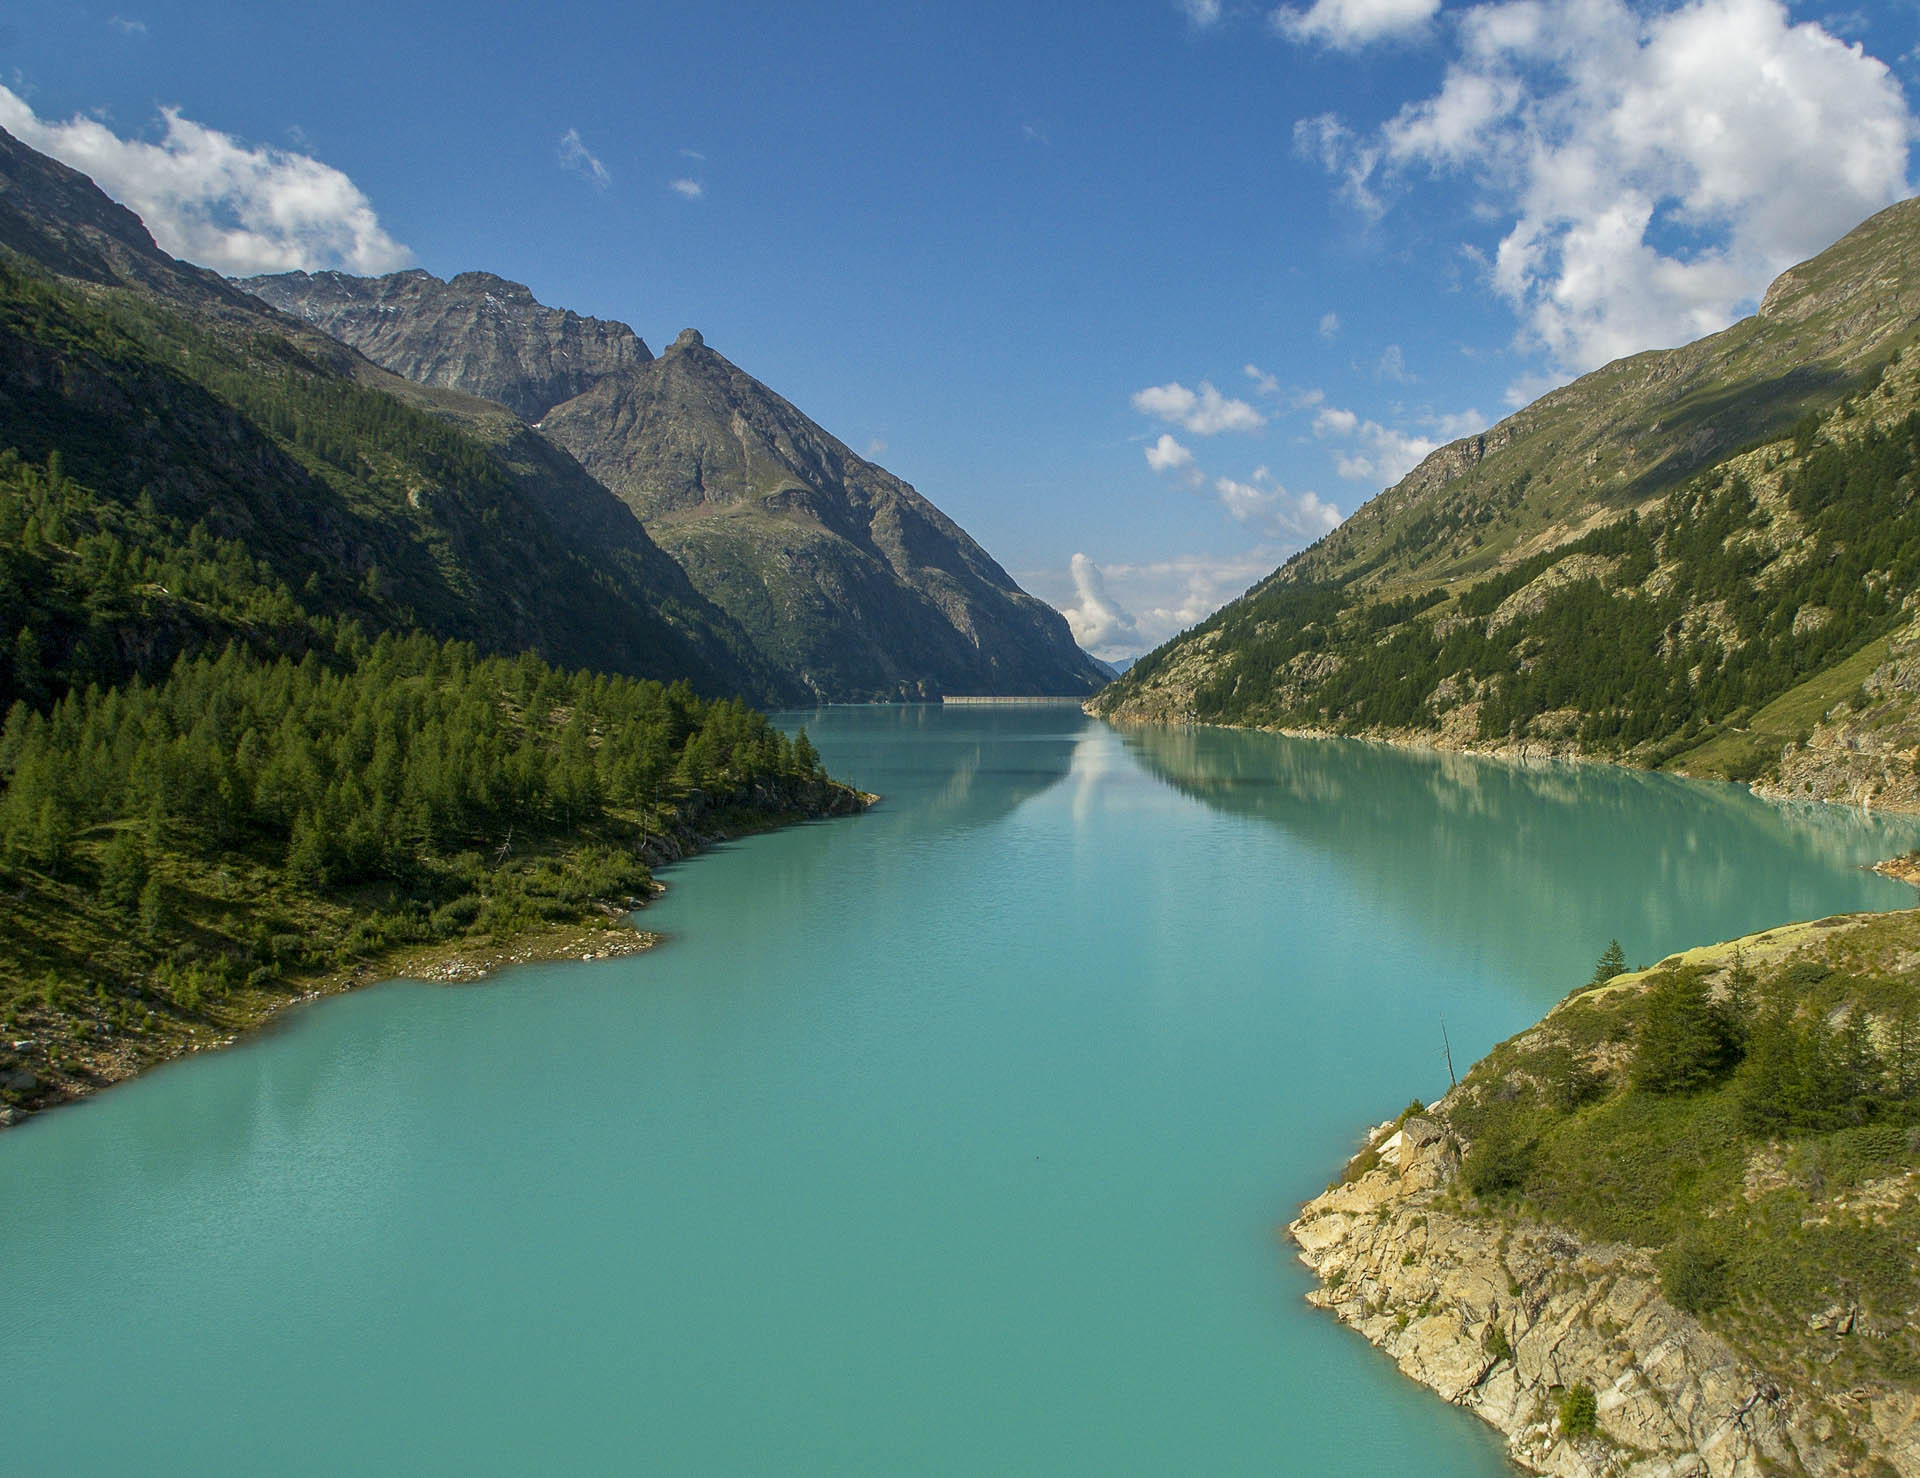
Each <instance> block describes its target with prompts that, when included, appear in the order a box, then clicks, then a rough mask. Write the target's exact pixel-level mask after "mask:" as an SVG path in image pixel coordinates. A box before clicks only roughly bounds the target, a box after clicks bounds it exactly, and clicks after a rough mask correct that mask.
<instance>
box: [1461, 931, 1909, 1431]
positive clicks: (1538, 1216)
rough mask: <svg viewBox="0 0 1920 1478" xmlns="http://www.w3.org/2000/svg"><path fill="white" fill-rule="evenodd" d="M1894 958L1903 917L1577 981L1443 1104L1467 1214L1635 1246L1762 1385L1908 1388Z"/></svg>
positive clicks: (1903, 1051)
mask: <svg viewBox="0 0 1920 1478" xmlns="http://www.w3.org/2000/svg"><path fill="white" fill-rule="evenodd" d="M1916 944H1920V918H1917V917H1916V915H1915V914H1913V913H1899V914H1888V915H1878V916H1858V917H1854V918H1844V919H1833V920H1823V921H1821V922H1820V923H1818V924H1797V925H1789V926H1786V927H1784V928H1781V929H1776V930H1771V931H1768V932H1767V933H1766V934H1762V935H1758V936H1754V937H1753V938H1750V939H1747V940H1743V941H1739V942H1738V943H1733V944H1724V945H1716V946H1710V947H1707V948H1704V949H1698V950H1690V951H1687V952H1686V953H1685V954H1682V955H1678V956H1674V957H1672V958H1670V959H1668V960H1664V961H1662V962H1661V963H1660V965H1659V966H1658V967H1656V968H1654V969H1652V970H1645V971H1640V972H1637V973H1632V974H1622V975H1617V976H1612V977H1610V978H1607V979H1603V980H1602V979H1597V980H1596V983H1595V984H1593V985H1591V986H1589V987H1587V988H1584V989H1582V990H1579V991H1577V992H1575V993H1574V994H1573V995H1572V996H1570V997H1569V998H1568V1000H1567V1001H1565V1002H1564V1003H1563V1004H1562V1005H1561V1006H1559V1007H1558V1008H1557V1009H1556V1010H1555V1011H1554V1012H1553V1013H1551V1014H1550V1015H1549V1016H1548V1017H1547V1018H1546V1019H1545V1020H1544V1021H1543V1022H1541V1023H1540V1024H1539V1025H1538V1026H1536V1027H1534V1028H1533V1029H1531V1030H1530V1031H1527V1032H1524V1033H1522V1034H1521V1035H1520V1036H1518V1037H1515V1038H1514V1039H1512V1040H1511V1041H1509V1042H1506V1043H1504V1044H1502V1045H1501V1046H1499V1047H1497V1048H1495V1049H1494V1051H1493V1052H1492V1053H1490V1054H1489V1055H1488V1056H1487V1057H1486V1058H1485V1059H1484V1060H1482V1061H1481V1062H1480V1063H1479V1064H1477V1065H1476V1066H1475V1067H1474V1068H1473V1070H1472V1071H1471V1072H1470V1073H1469V1074H1468V1075H1467V1077H1466V1078H1465V1080H1464V1081H1463V1083H1462V1085H1461V1087H1460V1088H1459V1089H1458V1090H1457V1091H1456V1092H1455V1093H1454V1094H1452V1095H1450V1096H1449V1098H1448V1100H1447V1103H1448V1105H1449V1110H1448V1116H1449V1120H1450V1122H1451V1124H1452V1126H1453V1127H1454V1128H1455V1129H1456V1130H1457V1131H1458V1132H1459V1133H1460V1134H1461V1135H1462V1136H1463V1137H1465V1138H1466V1139H1468V1140H1469V1141H1470V1144H1471V1149H1470V1151H1469V1154H1468V1156H1467V1159H1466V1162H1465V1165H1464V1166H1463V1169H1462V1175H1461V1183H1462V1187H1463V1190H1464V1191H1465V1193H1466V1196H1467V1201H1466V1205H1467V1207H1468V1208H1469V1209H1471V1208H1474V1207H1477V1208H1478V1211H1479V1213H1480V1214H1483V1215H1487V1216H1492V1217H1502V1216H1504V1217H1515V1216H1518V1217H1523V1218H1527V1219H1530V1220H1538V1221H1543V1222H1547V1223H1551V1224H1554V1225H1559V1226H1564V1227H1568V1228H1571V1229H1572V1230H1574V1231H1577V1232H1579V1233H1581V1234H1582V1235H1584V1236H1587V1237H1591V1238H1595V1239H1600V1240H1606V1241H1620V1242H1627V1243H1630V1244H1632V1245H1635V1246H1640V1247H1645V1248H1649V1249H1652V1250H1654V1251H1655V1252H1656V1253H1657V1255H1658V1259H1659V1267H1660V1277H1661V1283H1662V1286H1663V1289H1664V1291H1665V1292H1666V1294H1667V1296H1668V1298H1669V1299H1670V1300H1672V1301H1673V1302H1674V1303H1676V1304H1678V1305H1679V1306H1680V1307H1682V1308H1684V1309H1687V1310H1688V1311H1689V1312H1692V1313H1695V1314H1697V1315H1699V1316H1700V1317H1701V1318H1702V1319H1703V1320H1704V1321H1705V1322H1706V1323H1707V1324H1708V1325H1709V1326H1710V1327H1712V1328H1714V1329H1715V1330H1717V1331H1718V1332H1720V1333H1721V1334H1723V1335H1725V1336H1726V1337H1727V1338H1728V1339H1730V1340H1731V1341H1732V1342H1733V1343H1734V1344H1735V1345H1736V1347H1738V1348H1740V1349H1742V1350H1744V1351H1745V1352H1746V1353H1747V1354H1748V1356H1749V1357H1750V1358H1751V1359H1752V1360H1753V1361H1754V1362H1755V1363H1756V1364H1757V1365H1759V1366H1760V1367H1761V1368H1763V1369H1768V1370H1773V1371H1777V1372H1780V1373H1781V1374H1782V1376H1783V1377H1786V1378H1789V1379H1793V1380H1796V1381H1805V1382H1807V1383H1808V1384H1810V1385H1812V1386H1813V1387H1814V1388H1815V1389H1816V1390H1818V1391H1821V1392H1825V1393H1827V1394H1833V1393H1836V1392H1840V1391H1843V1390H1846V1389H1847V1388H1849V1387H1850V1386H1853V1385H1855V1384H1857V1383H1871V1384H1878V1383H1886V1384H1890V1385H1895V1386H1903V1387H1908V1388H1911V1387H1912V1386H1913V1385H1914V1384H1915V1383H1916V1382H1920V1334H1917V1333H1916V1326H1915V1323H1914V1316H1915V1314H1916V1313H1920V1265H1917V1264H1916V1263H1915V1260H1914V1258H1913V1257H1912V1255H1911V1249H1912V1247H1913V1246H1914V1245H1915V1243H1916V1241H1920V1198H1917V1197H1916V1195H1915V1190H1914V1177H1915V1174H1916V1172H1920V992H1917V991H1916V987H1915V982H1914V979H1913V974H1912V970H1911V963H1910V962H1911V960H1912V959H1913V951H1914V949H1915V946H1916ZM1600 973H1601V974H1604V973H1605V972H1604V967H1603V970H1602V971H1601V972H1600ZM1836 1314H1837V1315H1838V1317H1839V1318H1841V1319H1843V1320H1845V1321H1846V1328H1845V1329H1844V1330H1842V1331H1840V1332H1842V1333H1847V1332H1850V1333H1853V1334H1855V1335H1858V1336H1860V1337H1857V1338H1843V1339H1836V1338H1835V1333H1836V1330H1835V1328H1834V1318H1835V1315H1836ZM1823 1320H1824V1321H1825V1322H1822V1321H1823Z"/></svg>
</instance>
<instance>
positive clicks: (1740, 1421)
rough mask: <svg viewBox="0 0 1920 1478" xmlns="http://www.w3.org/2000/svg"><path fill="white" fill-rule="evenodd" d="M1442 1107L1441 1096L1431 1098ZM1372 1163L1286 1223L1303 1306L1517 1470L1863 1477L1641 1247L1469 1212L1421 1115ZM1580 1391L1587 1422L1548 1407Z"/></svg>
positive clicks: (1908, 1448)
mask: <svg viewBox="0 0 1920 1478" xmlns="http://www.w3.org/2000/svg"><path fill="white" fill-rule="evenodd" d="M1442 1107H1444V1105H1443V1106H1442ZM1369 1149H1370V1150H1371V1151H1372V1152H1373V1153H1375V1154H1377V1155H1378V1159H1379V1163H1378V1164H1377V1166H1376V1167H1375V1168H1373V1169H1371V1170H1368V1171H1367V1172H1366V1173H1364V1174H1362V1175H1359V1176H1358V1177H1356V1178H1355V1179H1354V1180H1352V1181H1351V1182H1348V1183H1345V1184H1342V1185H1338V1186H1335V1187H1333V1188H1332V1189H1331V1190H1329V1191H1327V1192H1326V1193H1325V1194H1323V1195H1321V1196H1318V1197H1315V1198H1314V1199H1313V1200H1312V1201H1309V1202H1308V1203H1307V1204H1306V1205H1305V1206H1304V1207H1303V1208H1302V1209H1301V1212H1300V1215H1299V1217H1298V1218H1297V1219H1295V1220H1294V1221H1293V1222H1291V1223H1290V1224H1289V1225H1288V1227H1287V1233H1288V1235H1289V1236H1290V1237H1292V1238H1293V1240H1294V1241H1295V1242H1296V1243H1297V1244H1298V1245H1299V1248H1300V1258H1301V1261H1303V1262H1304V1263H1306V1265H1307V1266H1308V1267H1309V1268H1311V1269H1312V1270H1313V1271H1314V1273H1315V1274H1316V1275H1317V1276H1318V1277H1319V1278H1320V1280H1321V1286H1320V1287H1319V1288H1317V1289H1315V1290H1314V1291H1313V1292H1311V1293H1309V1294H1308V1295H1307V1300H1308V1302H1310V1303H1312V1304H1314V1305H1315V1306H1316V1307H1319V1308H1323V1309H1326V1310H1329V1311H1330V1312H1331V1313H1333V1314H1334V1316H1335V1317H1336V1318H1338V1319H1339V1320H1340V1322H1341V1323H1343V1324H1345V1325H1347V1326H1348V1327H1350V1328H1352V1329H1354V1330H1355V1331H1357V1332H1358V1333H1359V1334H1361V1335H1362V1336H1363V1337H1364V1338H1365V1339H1367V1340H1368V1341H1369V1342H1370V1343H1372V1344H1374V1345H1376V1346H1378V1347H1379V1348H1380V1349H1382V1350H1383V1351H1385V1352H1386V1353H1387V1354H1388V1355H1390V1356H1392V1357H1393V1359H1394V1361H1395V1362H1396V1363H1397V1364H1398V1365H1399V1367H1400V1369H1401V1370H1402V1371H1403V1372H1404V1373H1405V1374H1407V1375H1408V1376H1410V1377H1412V1378H1413V1379H1414V1380H1416V1381H1418V1382H1420V1383H1421V1384H1422V1385H1424V1386H1426V1387H1428V1388H1429V1389H1430V1390H1432V1391H1434V1392H1435V1393H1436V1394H1438V1395H1439V1396H1440V1397H1441V1398H1442V1399H1444V1400H1447V1401H1450V1402H1452V1403H1453V1404H1454V1405H1456V1406H1462V1407H1465V1408H1466V1409H1467V1410H1468V1411H1471V1412H1472V1413H1473V1414H1474V1415H1475V1416H1478V1417H1479V1418H1480V1419H1481V1420H1482V1421H1485V1422H1487V1423H1489V1424H1490V1425H1491V1426H1493V1427H1495V1428H1496V1429H1497V1430H1499V1431H1500V1432H1501V1433H1503V1434H1504V1435H1505V1436H1506V1439H1507V1445H1508V1450H1509V1452H1510V1454H1511V1455H1512V1457H1513V1459H1514V1460H1515V1461H1516V1462H1517V1463H1519V1464H1520V1465H1521V1466H1522V1467H1523V1468H1525V1469H1526V1470H1527V1471H1528V1472H1532V1473H1543V1474H1553V1475H1556V1478H1616V1475H1620V1478H1628V1475H1630V1478H1702V1475H1711V1478H1759V1475H1761V1474H1764V1473H1768V1472H1774V1471H1786V1472H1795V1473H1800V1472H1804V1473H1811V1474H1829V1473H1831V1474H1839V1473H1853V1472H1861V1471H1870V1470H1869V1469H1864V1468H1860V1467H1856V1466H1854V1465H1853V1464H1852V1463H1849V1462H1847V1461H1846V1460H1845V1458H1844V1457H1843V1456H1842V1454H1841V1453H1840V1452H1839V1450H1838V1447H1837V1445H1836V1442H1835V1439H1836V1438H1838V1437H1840V1436H1842V1435H1844V1434H1842V1433H1840V1432H1838V1431H1837V1430H1836V1429H1835V1428H1834V1425H1833V1423H1832V1420H1831V1418H1830V1417H1825V1416H1821V1417H1815V1418H1814V1419H1813V1421H1812V1422H1811V1424H1810V1425H1806V1426H1803V1422H1805V1420H1806V1418H1807V1417H1808V1415H1809V1414H1808V1413H1804V1412H1801V1411H1799V1410H1798V1409H1797V1406H1796V1401H1795V1398H1794V1397H1792V1396H1790V1395H1788V1394H1786V1393H1784V1392H1783V1391H1782V1390H1781V1389H1780V1387H1779V1385H1778V1384H1777V1382H1776V1381H1775V1380H1774V1378H1773V1377H1772V1376H1771V1375H1769V1374H1768V1373H1767V1372H1765V1371H1762V1370H1760V1369H1758V1368H1757V1367H1755V1366H1753V1365H1751V1364H1750V1363H1748V1362H1747V1361H1745V1360H1744V1359H1742V1358H1741V1356H1740V1355H1739V1354H1738V1353H1737V1352H1736V1351H1735V1350H1734V1349H1733V1348H1732V1347H1731V1346H1730V1345H1728V1344H1727V1343H1726V1341H1725V1340H1722V1339H1720V1338H1719V1337H1718V1336H1716V1335H1714V1334H1712V1333H1711V1332H1710V1331H1708V1330H1706V1329H1705V1328H1703V1327H1702V1326H1701V1325H1700V1323H1699V1321H1698V1320H1696V1319H1693V1318H1691V1317H1690V1316H1688V1315H1687V1314H1684V1313H1682V1312H1681V1311H1680V1310H1678V1309H1676V1308H1674V1307H1673V1305H1672V1304H1670V1303H1668V1302H1667V1301H1666V1299H1664V1298H1663V1297H1661V1294H1660V1285H1659V1279H1658V1277H1657V1275H1656V1274H1655V1271H1654V1267H1653V1262H1652V1259H1651V1258H1650V1257H1649V1256H1648V1255H1647V1254H1646V1253H1645V1252H1643V1251H1641V1250H1640V1249H1637V1248H1631V1247H1624V1246H1619V1245H1613V1244H1594V1243H1587V1242H1583V1241H1582V1240H1581V1239H1579V1238H1578V1237H1575V1236H1573V1235H1571V1234H1570V1233H1567V1232H1564V1231H1560V1230H1558V1229H1556V1228H1553V1227H1549V1226H1540V1225H1530V1224H1527V1223H1524V1222H1508V1223H1501V1222H1496V1221H1490V1220H1486V1219H1482V1218H1479V1217H1474V1216H1469V1215H1467V1214H1465V1213H1464V1212H1463V1211H1462V1209H1461V1204H1460V1201H1459V1200H1458V1198H1457V1197H1456V1196H1454V1195H1452V1194H1450V1192H1451V1191H1452V1188H1453V1184H1454V1179H1455V1176H1456V1174H1457V1172H1458V1170H1459V1165H1460V1146H1459V1144H1458V1143H1457V1141H1455V1140H1454V1139H1453V1138H1452V1137H1451V1136H1450V1135H1448V1134H1447V1133H1446V1132H1445V1131H1444V1130H1443V1129H1442V1128H1441V1127H1440V1126H1439V1125H1438V1124H1437V1123H1436V1122H1435V1121H1434V1120H1432V1119H1428V1118H1424V1117H1418V1118H1413V1119H1409V1120H1408V1121H1407V1122H1406V1123H1405V1124H1404V1125H1401V1126H1400V1127H1398V1128H1395V1127H1394V1126H1392V1125H1383V1126H1381V1128H1380V1129H1379V1130H1377V1131H1376V1135H1375V1139H1374V1140H1373V1142H1372V1143H1371V1144H1370V1145H1369ZM1576 1388H1582V1389H1585V1390H1588V1391H1591V1392H1592V1393H1593V1397H1594V1418H1593V1428H1592V1430H1591V1431H1588V1432H1569V1431H1568V1430H1567V1422H1566V1420H1565V1419H1564V1418H1563V1415H1562V1407H1561V1402H1562V1400H1563V1398H1564V1397H1565V1396H1566V1395H1567V1393H1569V1392H1571V1391H1574V1390H1575V1389H1576ZM1857 1416H1858V1418H1859V1422H1860V1430H1861V1431H1863V1432H1872V1433H1876V1434H1881V1435H1883V1436H1884V1437H1885V1438H1886V1439H1887V1440H1886V1441H1885V1442H1884V1443H1876V1444H1875V1445H1876V1446H1877V1447H1878V1448H1879V1451H1880V1454H1881V1455H1882V1456H1884V1457H1885V1458H1886V1460H1887V1461H1889V1462H1891V1463H1892V1464H1893V1471H1895V1472H1898V1473H1914V1472H1920V1427H1916V1425H1915V1416H1916V1412H1915V1411H1914V1409H1913V1406H1912V1403H1909V1405H1908V1407H1907V1409H1905V1410H1895V1409H1888V1404H1887V1403H1884V1402H1881V1403H1874V1402H1866V1403H1864V1404H1863V1407H1862V1409H1860V1410H1859V1411H1858V1413H1857Z"/></svg>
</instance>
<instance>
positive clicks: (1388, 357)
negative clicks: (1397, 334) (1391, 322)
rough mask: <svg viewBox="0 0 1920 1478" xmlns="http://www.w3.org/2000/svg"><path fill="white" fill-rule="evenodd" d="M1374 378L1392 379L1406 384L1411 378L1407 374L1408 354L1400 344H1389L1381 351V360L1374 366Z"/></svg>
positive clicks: (1397, 382)
mask: <svg viewBox="0 0 1920 1478" xmlns="http://www.w3.org/2000/svg"><path fill="white" fill-rule="evenodd" d="M1373 373H1374V378H1375V379H1380V380H1392V381H1394V382H1395V383H1396V384H1400V385H1404V384H1406V383H1407V381H1408V380H1409V379H1410V378H1411V376H1409V375H1408V374H1407V356H1406V354H1405V353H1404V352H1403V351H1402V350H1401V348H1400V346H1399V345H1398V344H1389V345H1387V347H1386V348H1385V349H1384V350H1382V351H1381V354H1380V362H1379V363H1378V364H1377V365H1375V366H1374V369H1373Z"/></svg>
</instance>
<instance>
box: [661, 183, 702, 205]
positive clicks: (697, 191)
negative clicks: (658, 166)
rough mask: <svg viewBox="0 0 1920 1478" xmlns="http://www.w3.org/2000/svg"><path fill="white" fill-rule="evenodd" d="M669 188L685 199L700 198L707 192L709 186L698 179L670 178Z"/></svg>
mask: <svg viewBox="0 0 1920 1478" xmlns="http://www.w3.org/2000/svg"><path fill="white" fill-rule="evenodd" d="M667 188H668V189H669V190H671V191H673V193H674V194H676V195H678V196H680V197H681V198H682V199H683V200H698V199H699V198H700V197H701V196H702V195H705V194H706V193H707V187H706V186H705V185H703V184H701V183H700V182H699V181H698V180H687V179H680V180H669V181H668V182H667Z"/></svg>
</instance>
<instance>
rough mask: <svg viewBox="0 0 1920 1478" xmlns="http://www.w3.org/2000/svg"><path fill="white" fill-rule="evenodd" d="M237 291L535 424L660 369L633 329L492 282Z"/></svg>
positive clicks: (339, 278)
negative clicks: (617, 381)
mask: <svg viewBox="0 0 1920 1478" xmlns="http://www.w3.org/2000/svg"><path fill="white" fill-rule="evenodd" d="M239 285H240V286H241V287H243V288H245V289H246V290H247V291H248V292H250V293H253V294H255V295H256V296H258V297H261V298H264V299H265V300H266V301H267V302H269V303H271V304H273V306H274V307H276V308H279V309H280V310H282V311H283V312H286V313H291V314H293V315H294V316H295V317H297V318H304V319H306V320H307V321H308V322H309V323H311V324H313V325H314V326H315V327H317V328H320V329H323V330H324V331H325V332H327V333H329V334H331V335H332V336H333V337H335V338H336V339H340V340H343V341H344V342H346V343H348V344H351V345H353V347H354V348H356V349H358V350H359V351H360V352H361V353H362V354H364V355H366V356H367V358H369V359H371V360H372V361H373V362H374V363H375V364H377V365H380V366H381V367H382V368H383V369H389V370H392V371H393V372H394V373H395V374H397V375H402V376H404V377H405V378H407V379H409V380H414V381H416V382H418V383H420V384H423V385H438V386H442V387H444V388H446V389H449V390H463V391H465V392H466V393H467V394H469V395H480V396H484V397H485V398H486V399H488V400H493V401H498V402H499V403H500V404H501V405H504V406H506V407H507V409H509V410H511V411H513V412H514V413H515V414H516V415H518V416H520V417H521V418H523V419H524V420H527V421H537V420H539V419H540V418H541V417H542V416H543V415H545V414H546V413H547V411H549V410H550V409H552V408H553V407H554V406H556V405H558V404H560V403H561V402H562V401H566V400H571V399H573V397H575V396H576V395H579V394H580V393H581V392H582V391H584V390H586V389H587V388H588V387H589V386H591V385H593V384H594V383H595V382H596V381H598V380H600V379H601V378H603V377H604V376H606V375H609V374H612V373H613V372H615V371H617V370H622V369H630V368H632V367H634V366H635V365H641V364H648V363H650V362H651V361H652V359H653V353H652V351H651V350H649V349H648V348H647V346H646V344H645V343H644V342H642V340H641V338H640V336H639V335H638V334H636V333H635V332H634V331H633V330H632V329H631V328H629V327H628V326H627V325H626V324H624V323H620V322H618V321H616V320H613V319H601V318H583V317H581V316H580V315H579V314H577V313H572V312H569V311H568V310H566V309H564V308H549V307H547V306H545V305H544V304H542V303H541V302H540V301H539V300H538V299H536V298H535V297H534V295H533V291H532V289H530V288H529V287H527V285H526V284H525V283H520V282H513V281H510V280H509V279H507V278H505V277H500V276H496V275H495V274H494V273H492V272H462V273H460V274H459V275H458V276H456V277H454V278H452V279H451V280H450V281H446V282H442V281H441V280H440V279H439V278H438V277H435V276H434V275H433V274H432V273H431V272H425V271H422V270H420V269H419V268H413V269H411V270H409V271H406V272H394V273H390V274H389V275H387V276H385V277H350V276H348V275H346V274H345V273H340V272H316V273H313V274H311V275H309V274H307V273H304V272H285V273H281V274H279V275H277V276H272V277H250V278H247V279H246V280H244V281H242V282H241V283H240V284H239Z"/></svg>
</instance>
